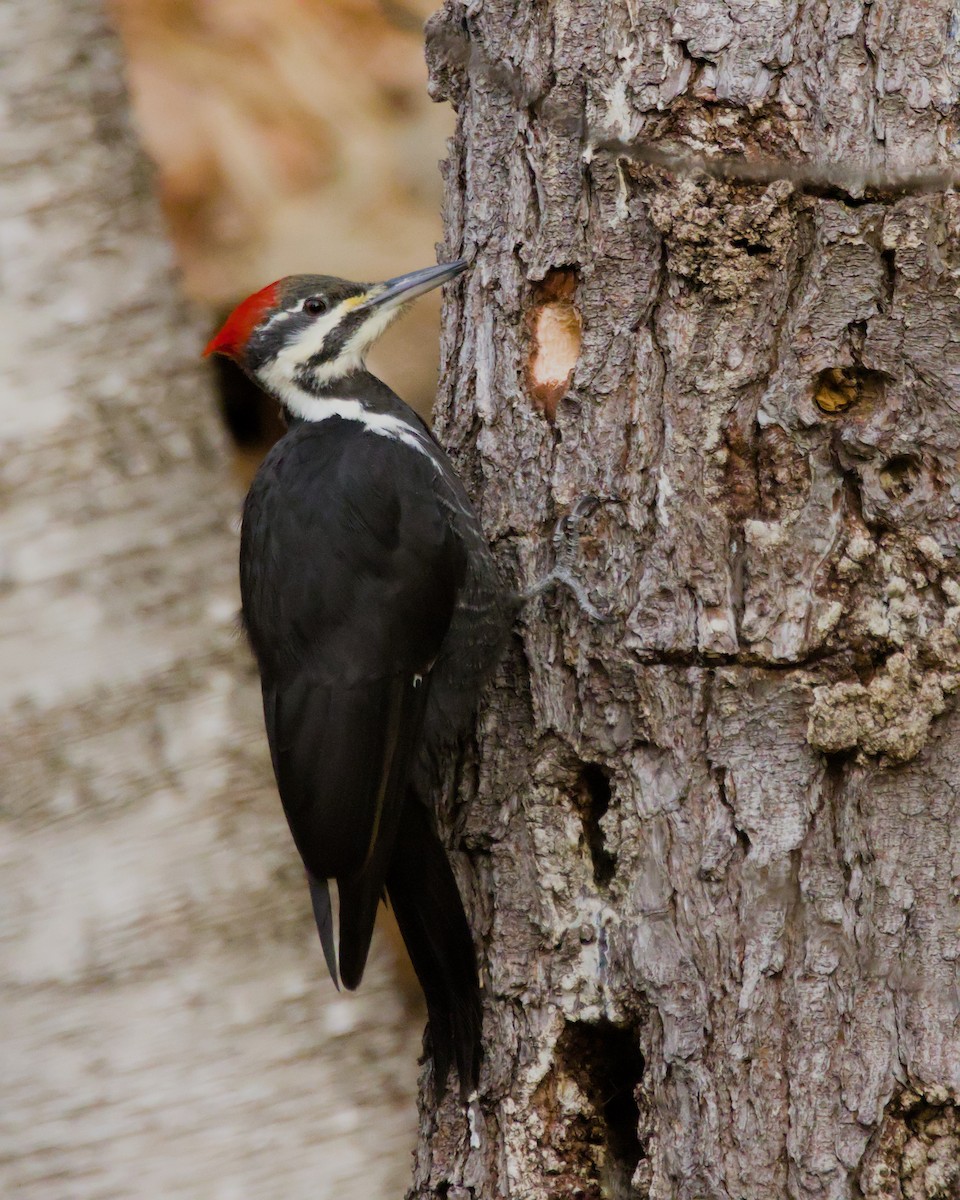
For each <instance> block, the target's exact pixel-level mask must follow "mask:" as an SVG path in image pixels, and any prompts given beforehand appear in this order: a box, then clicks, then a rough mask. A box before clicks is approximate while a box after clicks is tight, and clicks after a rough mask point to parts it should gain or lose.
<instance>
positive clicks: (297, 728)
mask: <svg viewBox="0 0 960 1200" xmlns="http://www.w3.org/2000/svg"><path fill="white" fill-rule="evenodd" d="M466 265H467V264H466V262H465V261H463V260H461V261H458V262H453V263H448V264H444V265H441V266H438V267H429V268H427V269H426V270H423V271H414V272H413V273H412V274H409V275H401V276H399V277H398V278H396V279H390V280H388V281H387V282H386V283H377V284H361V283H349V282H347V281H345V280H342V279H334V278H331V277H329V276H325V275H293V276H290V277H288V278H286V279H281V280H279V281H278V282H277V283H272V284H270V286H269V287H266V288H264V289H263V290H262V291H259V292H257V293H256V294H255V295H253V296H250V297H249V298H248V299H247V300H245V301H244V302H243V303H242V304H240V305H239V306H238V307H237V308H236V309H235V310H234V311H233V313H232V314H231V315H230V317H229V318H228V319H227V321H226V323H225V324H224V326H223V328H222V329H221V330H220V332H219V333H218V334H217V335H216V336H215V337H214V338H213V339H212V340H211V341H210V343H209V345H208V346H207V348H206V351H205V353H206V354H211V353H217V354H224V355H227V356H228V357H230V358H232V359H234V360H235V361H236V362H237V363H239V365H240V366H241V367H242V368H243V369H244V370H245V371H246V372H247V373H248V375H250V377H251V378H252V379H254V380H255V381H256V383H258V384H259V385H260V387H261V388H263V389H264V390H265V391H267V392H268V393H270V394H271V395H272V396H274V397H275V398H276V399H277V400H278V401H279V402H280V404H281V405H282V407H283V409H284V412H285V415H286V418H287V422H288V431H287V433H286V434H285V435H284V436H283V437H282V438H281V439H280V441H279V442H277V443H276V445H275V446H274V447H273V449H272V450H271V451H270V453H269V454H268V455H267V457H266V459H265V460H264V462H263V464H262V466H261V467H260V470H259V471H258V473H257V476H256V478H255V479H254V481H253V484H252V486H251V488H250V491H249V493H248V495H247V499H246V503H245V506H244V511H243V532H242V537H241V543H240V591H241V597H242V601H243V618H244V624H245V627H246V630H247V633H248V635H249V639H250V642H251V644H252V646H253V651H254V653H255V655H256V658H257V663H258V665H259V668H260V678H261V683H262V690H263V710H264V716H265V720H266V727H267V738H268V740H269V743H270V752H271V755H272V758H273V770H274V774H275V775H276V780H277V786H278V789H279V792H280V798H281V800H282V801H283V808H284V811H285V813H286V817H287V821H288V822H289V825H290V829H291V832H292V833H293V838H294V841H295V842H296V845H297V849H298V850H299V852H300V855H301V857H302V859H303V862H304V866H305V867H306V870H307V878H308V882H309V886H310V894H311V897H312V901H313V912H314V916H315V918H316V923H317V929H318V931H319V934H320V941H321V943H322V946H323V953H324V956H325V958H326V962H327V966H328V968H329V970H330V974H331V976H332V978H333V980H334V982H336V981H337V976H338V973H339V977H340V979H341V980H342V981H343V984H344V986H345V987H348V988H355V987H356V986H357V985H358V984H359V983H360V980H361V977H362V975H363V970H364V966H365V964H366V961H367V952H368V950H369V947H370V939H371V936H372V933H373V924H374V917H375V914H376V910H377V906H378V904H379V903H380V900H381V899H382V897H383V895H384V891H386V893H387V895H388V897H389V900H390V903H391V905H392V906H393V909H394V912H395V914H396V918H397V923H398V925H399V927H400V931H401V933H402V934H403V938H404V941H405V943H406V946H407V949H408V951H409V954H410V958H411V961H412V962H413V966H414V970H415V971H416V973H417V976H418V978H419V980H420V983H421V986H422V987H423V991H424V994H425V996H426V1000H427V1010H428V1014H429V1021H430V1040H431V1049H432V1055H433V1063H434V1080H435V1085H436V1090H437V1094H438V1096H439V1095H442V1093H443V1091H444V1089H445V1086H446V1077H447V1074H448V1071H449V1067H450V1064H451V1061H455V1063H456V1066H457V1072H458V1075H459V1079H460V1091H461V1095H462V1097H463V1098H464V1099H466V1098H467V1097H468V1096H469V1095H470V1094H471V1093H472V1092H473V1091H474V1090H475V1089H476V1085H477V1075H478V1071H479V1061H480V1023H481V1008H480V991H479V983H478V978H477V968H476V959H475V955H474V948H473V940H472V937H471V934H470V928H469V926H468V924H467V919H466V916H465V914H464V910H463V904H462V902H461V899H460V895H459V893H458V891H457V885H456V882H455V880H454V876H453V873H452V871H451V869H450V865H449V863H448V861H447V857H446V854H445V852H444V849H443V846H442V844H441V842H440V839H439V837H438V835H437V832H436V828H435V825H434V817H433V804H434V797H435V792H436V789H437V786H438V783H439V777H440V771H439V768H440V764H441V763H442V761H443V758H444V756H445V755H446V754H448V753H449V752H450V750H451V749H452V748H453V747H454V746H455V744H456V742H457V739H458V738H459V737H460V736H461V735H462V734H463V732H464V731H465V729H466V728H467V726H468V725H469V722H470V720H471V718H472V716H473V713H474V709H475V706H476V702H477V698H478V696H479V692H480V689H481V687H482V684H483V682H484V680H485V678H486V677H487V675H488V673H489V672H490V670H491V668H492V666H493V665H494V664H495V662H496V658H497V655H498V653H499V650H500V647H501V645H502V642H503V640H504V636H505V633H506V629H507V625H508V617H509V611H510V607H511V605H510V600H509V598H508V593H507V592H506V591H505V590H504V588H503V586H502V585H501V581H500V578H499V576H498V573H497V569H496V566H495V564H494V561H493V558H492V556H491V554H490V550H489V548H488V546H487V543H486V541H485V540H484V537H483V534H482V533H481V530H480V526H479V524H478V521H477V517H476V514H475V513H474V510H473V508H472V506H471V504H470V501H469V500H468V498H467V495H466V493H465V491H464V489H463V486H462V484H461V483H460V481H459V479H458V478H457V476H456V473H455V472H454V470H453V467H452V466H451V464H450V461H449V459H448V458H447V456H446V455H445V454H444V452H443V450H442V449H441V448H440V446H439V444H438V443H437V441H436V440H435V439H434V437H433V435H432V434H431V432H430V430H429V429H428V428H427V427H426V426H425V425H424V423H423V422H422V421H421V420H420V418H419V417H418V416H417V415H416V413H414V412H413V410H412V409H410V408H409V407H408V406H407V405H406V404H404V402H403V401H402V400H401V399H400V398H399V397H398V396H396V395H395V394H394V393H393V392H392V391H391V390H390V388H388V387H387V386H386V385H385V384H383V383H381V382H380V380H379V379H376V378H375V377H374V376H373V375H371V374H370V373H369V372H368V371H367V370H366V369H365V367H364V354H365V352H366V350H367V348H368V347H369V346H370V345H371V343H372V342H373V341H374V340H375V339H376V338H377V337H378V336H379V335H380V334H381V333H382V332H383V331H384V329H386V327H387V325H389V324H390V322H391V321H392V320H393V319H394V317H396V316H397V314H398V313H399V312H400V311H401V309H402V308H403V306H404V305H405V304H407V303H408V302H409V301H410V300H413V299H414V298H415V297H417V296H419V295H421V294H422V293H424V292H426V291H428V290H429V289H431V288H434V287H437V286H438V285H439V284H442V283H444V282H445V281H446V280H449V279H452V278H453V277H454V276H455V275H458V274H459V273H460V272H461V271H462V270H464V268H465V267H466ZM330 880H335V881H336V884H337V893H338V898H339V939H338V941H339V955H338V953H337V949H338V947H337V944H336V940H335V935H334V917H333V910H332V906H331V896H330V887H329V881H330ZM338 967H339V972H338Z"/></svg>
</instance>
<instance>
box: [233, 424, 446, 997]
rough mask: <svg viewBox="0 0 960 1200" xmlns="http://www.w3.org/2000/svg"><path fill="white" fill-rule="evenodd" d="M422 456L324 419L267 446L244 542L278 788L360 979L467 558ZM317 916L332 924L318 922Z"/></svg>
mask: <svg viewBox="0 0 960 1200" xmlns="http://www.w3.org/2000/svg"><path fill="white" fill-rule="evenodd" d="M434 474H435V467H434V465H433V462H432V460H431V459H430V457H429V456H428V455H426V454H424V453H423V452H422V451H420V450H418V449H417V448H415V447H414V446H410V445H407V444H404V443H402V442H400V443H398V442H396V441H394V440H393V439H390V438H387V437H384V436H382V435H378V434H372V433H370V432H368V431H365V430H364V429H363V427H362V426H360V425H358V424H356V423H353V422H346V421H339V420H330V421H324V422H322V423H321V424H320V425H319V426H318V427H316V428H310V427H303V426H300V427H298V428H297V429H295V430H293V431H292V432H291V433H290V434H288V435H287V437H286V438H284V439H282V440H281V442H279V443H278V444H277V446H276V447H274V450H273V451H271V454H270V455H269V456H268V458H267V460H266V461H265V463H264V466H263V467H262V468H261V471H260V474H259V475H258V477H257V480H255V482H254V485H253V487H252V488H251V491H250V495H249V496H248V499H247V505H246V507H245V510H244V524H243V536H242V539H241V569H240V574H241V594H242V598H243V608H244V619H245V623H246V626H247V630H248V632H249V635H250V639H251V642H252V644H253V648H254V651H255V653H256V655H257V659H258V663H259V666H260V672H261V679H262V684H263V697H264V715H265V718H266V725H267V735H268V738H269V741H270V749H271V754H272V758H273V764H274V771H275V774H276V778H277V785H278V788H279V791H280V796H281V799H282V801H283V806H284V811H285V813H286V816H287V820H288V822H289V824H290V828H291V831H292V833H293V837H294V840H295V842H296V844H297V848H298V849H299V851H300V854H301V857H302V858H303V860H304V864H305V866H306V868H307V871H308V873H309V875H310V877H311V881H312V882H311V890H312V893H313V901H314V911H315V914H318V927H319V928H320V935H321V940H322V941H323V942H324V951H325V953H326V955H327V959H328V963H329V961H330V959H331V957H332V929H331V919H330V915H329V914H330V906H329V902H328V898H327V896H326V891H325V888H326V884H325V881H326V880H327V879H330V878H335V879H336V880H337V883H338V890H339V893H340V974H341V978H342V979H343V982H344V984H345V985H346V986H347V987H355V986H356V985H357V984H358V983H359V982H360V977H361V975H362V973H363V968H364V964H365V962H366V956H367V950H368V948H369V942H370V937H371V934H372V929H373V920H374V916H375V913H376V908H377V904H378V902H379V900H380V897H381V894H382V891H383V884H384V878H385V875H386V871H387V865H388V862H389V858H390V854H391V851H392V848H393V843H394V839H395V837H396V829H397V823H398V821H399V819H400V813H401V809H402V806H403V803H404V798H405V791H406V782H407V777H408V774H409V769H410V763H411V759H412V756H413V754H414V752H415V748H416V744H417V739H418V736H419V732H420V726H421V722H422V719H423V712H424V706H425V703H426V697H427V693H428V689H429V669H430V666H431V664H432V662H433V660H434V658H435V657H436V654H437V652H438V650H439V647H440V644H441V642H442V640H443V637H444V635H445V633H446V631H447V627H448V625H449V623H450V617H451V614H452V612H453V607H454V603H455V600H456V594H457V589H458V587H459V586H460V582H461V580H462V578H463V572H464V565H465V564H464V550H463V547H462V545H461V544H460V542H459V540H458V539H457V537H456V535H455V534H454V532H453V530H452V529H451V527H450V524H449V521H448V519H447V516H446V512H445V510H444V508H443V506H442V505H441V504H440V503H439V501H438V499H437V496H436V492H435V490H434ZM321 915H322V916H323V917H324V920H323V921H321V919H320V917H321Z"/></svg>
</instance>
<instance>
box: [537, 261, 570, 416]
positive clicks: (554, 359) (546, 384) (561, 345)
mask: <svg viewBox="0 0 960 1200" xmlns="http://www.w3.org/2000/svg"><path fill="white" fill-rule="evenodd" d="M576 290H577V272H576V271H575V270H574V269H573V268H572V267H561V268H557V269H556V270H553V271H549V272H548V273H547V275H546V277H545V278H544V279H543V281H542V282H541V283H538V284H536V285H535V287H534V307H533V308H532V309H531V310H530V312H529V313H528V314H527V330H528V333H529V337H530V353H529V356H528V358H527V369H526V377H527V379H526V382H527V390H528V392H529V394H530V398H531V399H532V401H533V403H534V405H535V407H537V408H538V409H539V410H540V411H541V412H542V413H543V414H544V415H545V416H546V417H547V418H548V420H550V421H553V420H554V419H555V418H556V415H557V404H558V403H559V402H560V400H561V398H562V397H563V395H564V393H565V392H566V390H567V388H568V387H569V386H570V378H571V376H572V375H573V371H574V368H575V367H576V365H577V360H578V359H579V357H580V344H581V341H582V332H583V326H582V323H581V320H580V313H579V312H578V311H577V309H576V307H575V305H574V303H573V297H574V294H575V293H576Z"/></svg>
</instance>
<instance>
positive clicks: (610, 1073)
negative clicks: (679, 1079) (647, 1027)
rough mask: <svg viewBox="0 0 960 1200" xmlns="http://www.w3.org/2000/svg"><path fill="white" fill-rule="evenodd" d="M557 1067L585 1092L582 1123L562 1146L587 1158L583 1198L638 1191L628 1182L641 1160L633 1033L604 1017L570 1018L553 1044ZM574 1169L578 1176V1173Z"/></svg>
mask: <svg viewBox="0 0 960 1200" xmlns="http://www.w3.org/2000/svg"><path fill="white" fill-rule="evenodd" d="M557 1066H558V1069H559V1070H560V1072H561V1073H562V1074H564V1075H567V1076H568V1077H569V1078H571V1079H573V1080H574V1081H575V1082H576V1084H577V1085H578V1087H579V1089H580V1091H581V1092H582V1093H583V1094H584V1095H585V1096H586V1098H587V1101H588V1105H589V1109H588V1110H587V1111H585V1112H584V1114H583V1123H582V1124H581V1125H579V1126H578V1127H577V1128H576V1129H575V1128H574V1127H573V1126H571V1129H570V1132H571V1133H576V1134H579V1135H580V1136H581V1137H582V1141H580V1140H579V1139H578V1138H576V1137H574V1138H571V1139H570V1142H569V1144H568V1145H567V1147H565V1149H566V1150H567V1152H568V1153H569V1154H571V1155H577V1156H579V1155H582V1156H583V1157H584V1158H588V1157H589V1158H590V1159H592V1161H593V1164H594V1168H595V1172H596V1173H595V1176H594V1179H595V1183H596V1186H597V1191H596V1192H595V1193H593V1192H592V1191H590V1190H584V1191H583V1193H582V1194H583V1195H584V1196H591V1200H592V1196H593V1195H596V1197H597V1198H598V1200H599V1198H600V1197H604V1198H610V1200H632V1198H633V1197H635V1196H637V1195H638V1193H637V1192H636V1190H635V1189H634V1188H633V1186H632V1184H631V1179H632V1178H633V1174H634V1172H635V1171H636V1169H637V1165H638V1163H639V1162H640V1161H641V1160H642V1159H644V1158H646V1152H645V1150H644V1147H643V1144H642V1142H641V1141H640V1135H639V1132H638V1126H639V1123H640V1110H639V1106H638V1105H637V1101H636V1096H635V1092H636V1088H637V1085H638V1084H639V1083H640V1080H641V1079H642V1078H643V1070H644V1060H643V1055H642V1053H641V1052H640V1049H639V1047H638V1046H637V1044H636V1034H635V1033H634V1031H633V1030H630V1029H620V1028H618V1027H617V1026H616V1025H613V1024H611V1023H610V1022H609V1021H601V1022H599V1023H597V1024H586V1023H585V1022H579V1021H577V1022H571V1023H570V1024H568V1025H567V1027H566V1029H565V1030H564V1032H563V1034H562V1035H561V1037H560V1041H559V1042H558V1044H557ZM582 1165H583V1164H581V1170H579V1171H578V1172H577V1174H579V1175H580V1177H581V1179H582V1178H583V1171H582Z"/></svg>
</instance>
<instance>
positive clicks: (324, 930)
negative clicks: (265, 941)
mask: <svg viewBox="0 0 960 1200" xmlns="http://www.w3.org/2000/svg"><path fill="white" fill-rule="evenodd" d="M307 880H308V881H309V883H310V900H311V903H312V904H313V919H314V920H315V921H316V923H317V933H319V934H320V945H321V946H322V947H323V957H324V958H325V959H326V960H327V970H328V971H329V972H330V978H331V979H332V980H333V982H334V983H335V984H336V986H337V990H338V991H339V990H340V977H339V975H338V974H337V947H336V941H335V939H334V936H333V905H332V904H331V903H330V884H329V882H328V881H327V880H326V879H314V877H313V876H312V875H311V874H309V872H308V873H307Z"/></svg>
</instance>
